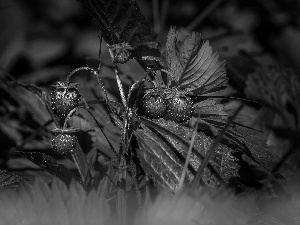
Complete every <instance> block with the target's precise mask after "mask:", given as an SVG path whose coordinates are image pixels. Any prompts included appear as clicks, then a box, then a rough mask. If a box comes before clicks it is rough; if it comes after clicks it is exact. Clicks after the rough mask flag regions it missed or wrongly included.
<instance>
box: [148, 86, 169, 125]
mask: <svg viewBox="0 0 300 225" xmlns="http://www.w3.org/2000/svg"><path fill="white" fill-rule="evenodd" d="M143 111H144V113H145V115H146V116H147V117H149V118H151V119H158V118H162V117H165V116H166V114H167V103H166V100H165V99H164V98H163V96H162V94H161V92H160V91H157V90H151V91H150V92H148V93H146V95H145V96H144V98H143Z"/></svg>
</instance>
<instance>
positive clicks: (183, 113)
mask: <svg viewBox="0 0 300 225" xmlns="http://www.w3.org/2000/svg"><path fill="white" fill-rule="evenodd" d="M167 113H168V115H169V116H170V117H171V119H172V120H174V121H175V122H178V123H186V122H187V121H188V120H189V119H191V117H192V116H193V113H194V106H193V101H192V99H191V98H190V97H188V96H186V95H180V94H177V95H175V96H173V97H172V98H170V99H169V100H168V107H167Z"/></svg>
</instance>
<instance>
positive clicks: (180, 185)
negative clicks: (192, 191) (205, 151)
mask: <svg viewBox="0 0 300 225" xmlns="http://www.w3.org/2000/svg"><path fill="white" fill-rule="evenodd" d="M199 118H200V114H199V115H198V118H197V123H196V125H195V128H194V131H193V135H192V138H191V142H190V146H189V149H188V153H187V156H186V159H185V164H184V167H183V170H182V174H181V178H180V182H179V185H178V189H177V190H181V188H182V186H183V182H184V179H185V175H186V172H187V168H188V165H189V161H190V157H191V155H192V150H193V146H194V142H195V138H196V134H197V130H198V124H199Z"/></svg>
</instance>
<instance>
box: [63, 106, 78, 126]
mask: <svg viewBox="0 0 300 225" xmlns="http://www.w3.org/2000/svg"><path fill="white" fill-rule="evenodd" d="M76 109H77V108H75V109H72V110H71V111H70V112H69V114H68V116H67V117H66V119H65V122H64V126H63V128H62V129H63V130H64V129H67V125H68V121H69V119H70V118H71V117H72V116H73V115H74V113H75V112H76Z"/></svg>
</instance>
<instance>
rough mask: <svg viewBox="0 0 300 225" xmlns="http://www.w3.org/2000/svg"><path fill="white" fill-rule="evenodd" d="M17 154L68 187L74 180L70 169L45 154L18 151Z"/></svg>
mask: <svg viewBox="0 0 300 225" xmlns="http://www.w3.org/2000/svg"><path fill="white" fill-rule="evenodd" d="M15 154H18V155H21V156H24V157H26V158H27V159H28V160H30V161H31V162H33V163H35V164H36V165H38V166H39V167H41V168H42V169H44V170H46V171H47V172H48V173H50V174H52V175H54V176H56V177H58V178H59V179H61V180H62V181H63V182H64V183H65V184H67V185H69V184H70V183H71V181H72V179H73V178H74V176H73V174H72V173H71V172H70V171H69V170H68V169H66V168H65V167H64V166H63V165H61V164H59V163H58V162H57V161H56V160H55V159H54V158H52V157H51V156H49V155H47V154H45V153H42V152H25V151H18V152H15Z"/></svg>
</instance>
